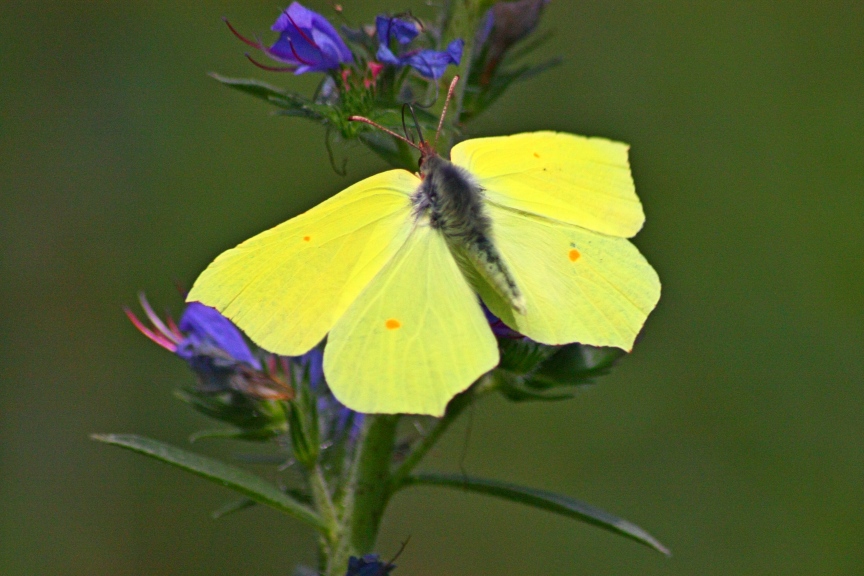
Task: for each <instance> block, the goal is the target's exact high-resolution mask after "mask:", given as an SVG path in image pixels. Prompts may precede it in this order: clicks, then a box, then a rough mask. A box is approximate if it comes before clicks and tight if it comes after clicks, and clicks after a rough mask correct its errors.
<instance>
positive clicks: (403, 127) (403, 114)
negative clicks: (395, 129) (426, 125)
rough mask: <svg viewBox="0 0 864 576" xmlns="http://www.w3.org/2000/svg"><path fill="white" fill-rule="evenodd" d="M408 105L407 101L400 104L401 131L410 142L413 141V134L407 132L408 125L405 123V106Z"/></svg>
mask: <svg viewBox="0 0 864 576" xmlns="http://www.w3.org/2000/svg"><path fill="white" fill-rule="evenodd" d="M406 106H408V103H407V102H406V103H405V104H402V132H403V133H404V134H405V137H406V138H410V139H411V141H412V142H414V136H412V135H411V134H409V132H408V125H407V124H405V107H406Z"/></svg>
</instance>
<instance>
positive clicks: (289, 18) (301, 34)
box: [225, 2, 354, 74]
mask: <svg viewBox="0 0 864 576" xmlns="http://www.w3.org/2000/svg"><path fill="white" fill-rule="evenodd" d="M225 23H226V24H228V27H229V28H230V29H231V32H233V33H234V35H235V36H237V37H238V38H240V40H242V41H243V42H244V43H246V44H248V45H249V46H252V47H253V48H257V49H259V50H262V51H264V52H265V53H266V54H267V55H268V56H270V57H271V58H273V59H274V60H278V61H279V62H284V63H285V64H288V66H285V67H273V66H264V65H263V64H259V63H258V62H255V61H254V60H252V59H251V58H249V59H250V60H251V61H252V63H253V64H255V65H256V66H258V67H260V68H264V69H265V70H271V71H276V72H294V73H295V74H304V73H306V72H324V71H326V70H332V69H334V68H338V67H339V66H340V65H341V64H344V63H349V62H353V61H354V56H353V55H352V54H351V50H349V49H348V46H347V45H346V44H345V42H344V41H343V40H342V38H341V37H340V36H339V33H338V32H336V29H335V28H334V27H333V25H332V24H330V22H329V21H328V20H327V19H326V18H324V17H323V16H322V15H320V14H318V13H317V12H314V11H312V10H309V9H308V8H305V7H304V6H302V5H301V4H300V3H299V2H292V3H291V5H290V6H289V7H288V8H287V9H286V10H285V11H284V12H282V14H280V15H279V18H277V19H276V22H275V23H274V24H273V26H271V30H273V31H274V32H279V39H278V40H277V41H276V42H275V43H274V44H273V45H272V46H270V47H269V48H265V47H264V46H263V45H262V44H261V42H253V41H252V40H249V39H247V38H245V37H244V36H242V35H241V34H240V33H239V32H237V30H235V29H234V27H233V26H231V24H230V23H229V22H228V21H227V20H226V21H225ZM247 57H248V55H247Z"/></svg>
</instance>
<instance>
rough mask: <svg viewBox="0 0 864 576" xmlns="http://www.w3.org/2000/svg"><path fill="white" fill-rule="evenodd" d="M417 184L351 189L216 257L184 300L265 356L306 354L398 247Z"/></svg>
mask: <svg viewBox="0 0 864 576" xmlns="http://www.w3.org/2000/svg"><path fill="white" fill-rule="evenodd" d="M419 183H420V180H419V179H418V178H417V177H416V176H414V175H413V174H410V173H409V172H406V171H404V170H392V171H389V172H384V173H381V174H377V175H375V176H372V177H370V178H367V179H365V180H363V181H361V182H358V183H357V184H355V185H353V186H351V187H349V188H347V189H346V190H344V191H342V192H340V193H339V194H337V195H336V196H334V197H332V198H331V199H329V200H327V201H326V202H324V203H322V204H319V205H318V206H316V207H315V208H312V209H311V210H309V211H308V212H305V213H304V214H301V215H300V216H297V217H296V218H292V219H291V220H289V221H287V222H285V223H283V224H280V225H279V226H276V227H275V228H272V229H270V230H267V231H266V232H263V233H261V234H259V235H257V236H255V237H253V238H250V239H249V240H247V241H245V242H243V243H242V244H240V245H239V246H237V247H236V248H233V249H231V250H228V251H226V252H224V253H223V254H221V255H220V256H219V257H218V258H216V260H215V261H214V262H213V263H212V264H210V266H208V267H207V269H206V270H205V271H204V272H203V273H202V274H201V276H200V277H199V278H198V280H196V282H195V285H194V286H193V287H192V290H191V291H190V293H189V296H188V297H187V300H188V301H199V302H202V303H204V304H206V305H208V306H213V307H214V308H216V309H217V310H219V311H220V312H222V314H224V315H225V316H227V317H228V318H230V319H231V320H232V321H233V322H234V323H235V324H237V326H239V327H240V328H241V329H242V330H243V331H244V332H246V334H247V335H248V336H249V337H250V338H251V339H252V340H254V341H255V342H256V343H257V344H258V345H259V346H261V347H262V348H264V349H266V350H269V351H271V352H275V353H277V354H284V355H290V356H293V355H299V354H303V353H305V352H307V351H308V350H309V349H311V348H312V347H313V346H315V345H316V344H318V343H319V342H320V341H321V340H322V339H323V338H324V336H325V335H326V334H327V332H328V331H329V330H330V329H331V328H332V327H333V325H334V324H335V323H336V321H337V320H338V319H339V318H340V317H341V316H342V315H343V314H344V312H345V310H346V309H347V308H348V307H349V306H350V305H351V303H352V302H353V301H354V299H355V298H356V297H357V296H358V295H359V294H360V292H362V291H363V289H364V288H365V287H366V285H367V284H369V281H370V280H371V279H372V278H373V277H374V276H375V275H376V274H377V273H378V272H379V271H380V270H381V268H382V267H383V266H384V265H385V264H386V263H387V262H388V261H389V260H390V259H391V258H393V256H394V254H396V252H397V251H398V250H399V248H400V247H401V246H402V245H403V244H404V242H405V240H406V238H407V237H408V234H409V233H410V231H411V229H412V226H413V218H412V216H411V200H410V195H411V193H413V192H414V190H415V189H416V188H417V186H418V185H419Z"/></svg>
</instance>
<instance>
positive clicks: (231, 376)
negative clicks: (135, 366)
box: [125, 294, 294, 400]
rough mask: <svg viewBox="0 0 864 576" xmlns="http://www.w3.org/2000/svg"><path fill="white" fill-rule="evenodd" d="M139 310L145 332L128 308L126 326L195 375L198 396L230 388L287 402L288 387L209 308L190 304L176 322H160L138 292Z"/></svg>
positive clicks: (291, 393) (226, 323)
mask: <svg viewBox="0 0 864 576" xmlns="http://www.w3.org/2000/svg"><path fill="white" fill-rule="evenodd" d="M139 300H140V302H141V307H142V308H143V309H144V312H145V314H146V315H147V318H148V319H149V320H150V322H151V323H152V325H153V327H152V328H148V327H147V326H145V325H144V323H142V322H141V321H140V320H139V319H138V317H137V316H135V314H133V313H132V311H131V310H129V309H128V308H126V309H125V312H126V315H127V316H128V317H129V320H131V321H132V324H134V325H135V327H136V328H137V329H138V330H139V331H140V332H141V333H142V334H144V335H145V336H147V337H148V338H149V339H150V340H152V341H153V342H155V343H156V344H159V345H160V346H162V347H163V348H165V349H166V350H169V351H171V352H173V353H174V354H176V355H177V356H178V357H179V358H182V359H183V360H185V361H186V363H187V364H189V367H190V368H191V369H192V371H193V372H195V375H196V376H197V377H198V382H199V388H200V390H201V391H202V392H206V393H218V392H225V391H228V390H233V391H234V392H239V393H241V394H244V395H247V396H252V397H255V398H259V399H262V400H290V399H291V398H293V397H294V391H293V389H292V388H291V387H290V386H289V385H288V384H286V383H284V382H282V381H281V380H278V379H276V378H274V377H273V376H272V375H271V374H268V373H267V372H264V371H263V370H262V366H261V361H260V360H259V359H258V358H256V357H255V355H254V354H253V353H252V351H251V350H250V349H249V346H248V345H247V344H246V341H245V340H244V339H243V336H242V334H241V333H240V330H238V329H237V327H236V326H234V324H232V323H231V321H230V320H228V319H227V318H225V317H224V316H222V314H220V313H219V312H218V311H217V310H215V309H214V308H210V307H209V306H204V305H203V304H201V303H199V302H192V303H190V304H189V305H188V306H186V309H185V310H184V311H183V315H182V316H181V317H180V322H179V324H175V323H174V321H173V320H171V318H168V319H167V321H166V322H163V321H162V320H161V319H160V318H159V316H158V315H157V314H156V313H155V312H154V311H153V308H152V307H151V306H150V304H149V302H147V299H146V298H145V297H144V295H143V294H141V295H139Z"/></svg>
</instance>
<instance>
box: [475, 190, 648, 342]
mask: <svg viewBox="0 0 864 576" xmlns="http://www.w3.org/2000/svg"><path fill="white" fill-rule="evenodd" d="M487 209H488V213H489V215H490V217H491V219H492V225H493V233H494V237H495V246H496V247H497V248H498V250H499V252H500V253H501V256H502V258H503V259H504V261H505V263H506V264H507V266H508V268H509V269H510V271H511V273H512V274H513V276H514V279H515V280H516V284H517V285H518V286H519V288H520V289H521V290H522V294H523V296H524V298H525V314H518V313H515V312H514V311H513V309H512V308H511V306H510V305H509V304H508V303H507V302H506V301H504V300H503V299H502V298H501V297H500V296H499V295H498V293H497V292H496V291H495V290H494V289H492V288H491V287H490V286H489V285H488V284H485V283H484V282H482V281H481V280H479V275H477V276H478V277H473V278H472V283H473V284H474V285H475V287H476V289H477V291H478V292H479V293H480V295H481V297H482V298H483V301H484V302H485V303H486V305H487V306H488V307H489V309H490V310H491V311H492V313H493V314H495V315H496V316H498V317H499V318H501V320H503V321H504V322H505V323H506V324H507V325H508V326H510V327H511V328H514V329H515V330H518V331H519V332H521V333H522V334H525V335H526V336H528V337H530V338H531V339H533V340H536V341H538V342H542V343H544V344H566V343H570V342H581V343H583V344H591V345H594V346H617V347H618V348H622V349H624V350H630V349H631V348H632V347H633V341H634V340H635V338H636V335H637V334H638V333H639V330H640V329H641V328H642V325H643V324H644V323H645V319H646V318H647V317H648V314H649V313H650V312H651V310H653V309H654V306H655V305H656V304H657V301H658V300H659V298H660V280H659V278H658V277H657V273H656V272H655V271H654V269H653V268H652V267H651V265H650V264H648V262H647V261H646V260H645V258H644V257H643V256H642V254H640V253H639V250H638V249H637V248H636V247H635V246H633V244H631V243H630V241H628V240H627V239H626V238H619V237H615V236H607V235H605V234H598V233H596V232H592V231H590V230H585V229H584V228H581V227H579V226H573V225H571V224H565V223H562V222H560V221H555V220H549V219H547V218H543V217H539V216H534V215H530V214H525V213H524V212H519V211H517V210H512V209H509V208H502V207H499V206H496V205H494V204H489V205H488V206H487Z"/></svg>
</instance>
